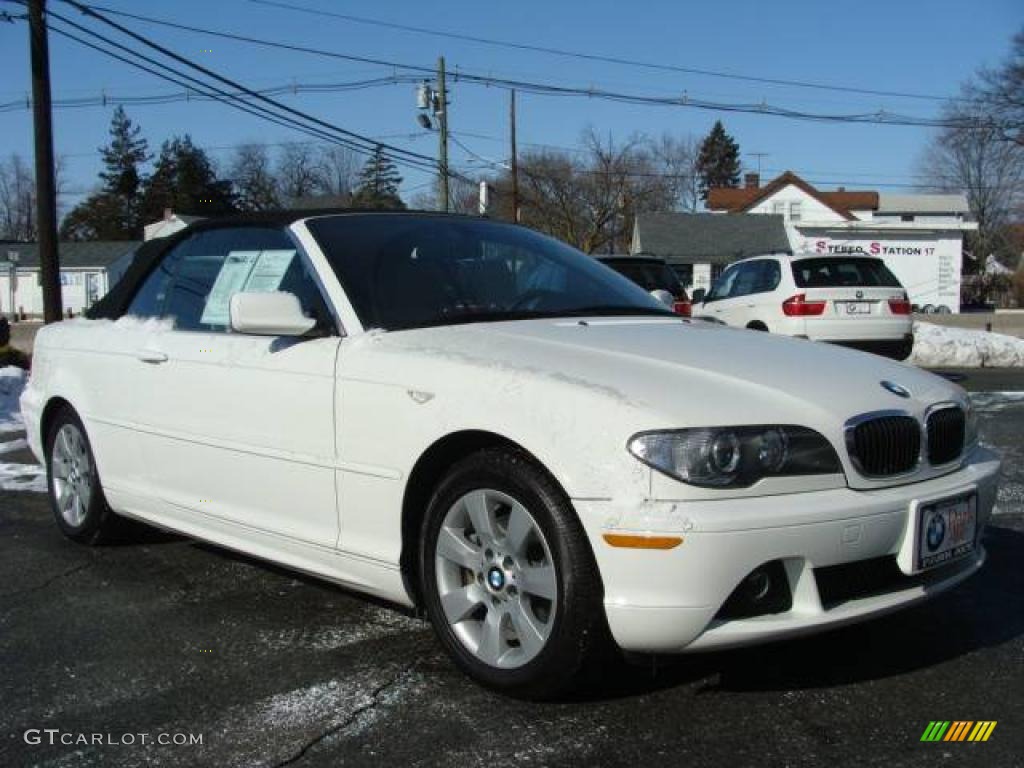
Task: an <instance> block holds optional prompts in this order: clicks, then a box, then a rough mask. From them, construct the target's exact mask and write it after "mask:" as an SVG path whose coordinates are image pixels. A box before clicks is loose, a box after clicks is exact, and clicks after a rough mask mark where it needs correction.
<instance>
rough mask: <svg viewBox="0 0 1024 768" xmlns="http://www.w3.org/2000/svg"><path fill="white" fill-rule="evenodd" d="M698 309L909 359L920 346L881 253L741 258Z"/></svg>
mask: <svg viewBox="0 0 1024 768" xmlns="http://www.w3.org/2000/svg"><path fill="white" fill-rule="evenodd" d="M693 314H694V316H697V317H707V318H713V319H715V320H719V321H721V322H723V323H725V324H726V325H734V326H739V327H741V328H750V329H751V330H758V331H771V332H772V333H781V334H786V335H787V336H798V337H800V338H805V339H813V340H815V341H827V342H831V343H833V344H842V345H843V346H848V347H854V348H856V349H862V350H865V351H868V352H875V353H877V354H880V355H885V356H887V357H894V358H896V359H898V360H903V359H905V358H906V357H908V356H909V355H910V350H911V348H912V347H913V344H914V336H913V332H912V322H911V317H910V302H909V301H908V299H907V292H906V291H905V290H904V288H903V286H902V285H900V281H899V280H898V279H897V278H896V276H895V275H894V274H893V273H892V272H890V271H889V269H888V268H887V267H886V266H885V264H884V263H883V262H882V260H881V259H876V258H872V257H870V256H819V255H817V254H801V253H798V254H795V255H779V254H774V255H771V256H756V257H753V258H750V259H744V260H743V261H738V262H736V263H735V264H733V265H731V266H730V267H729V268H728V269H726V270H725V271H724V272H723V273H722V275H721V276H720V277H719V278H718V280H716V281H715V284H714V285H713V286H712V288H711V290H710V291H709V292H708V294H707V295H706V296H703V297H701V296H700V295H699V292H698V293H697V294H695V296H694V306H693Z"/></svg>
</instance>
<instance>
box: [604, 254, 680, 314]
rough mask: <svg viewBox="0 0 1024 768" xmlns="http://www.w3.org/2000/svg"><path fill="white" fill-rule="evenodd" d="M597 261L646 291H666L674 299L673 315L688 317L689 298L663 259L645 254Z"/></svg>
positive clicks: (616, 256)
mask: <svg viewBox="0 0 1024 768" xmlns="http://www.w3.org/2000/svg"><path fill="white" fill-rule="evenodd" d="M597 259H598V261H600V262H601V263H602V264H605V265H607V266H609V267H611V268H612V269H614V270H615V271H616V272H618V273H619V274H620V275H623V276H624V277H628V278H629V279H630V280H632V281H633V282H634V283H636V284H637V285H639V286H640V287H641V288H644V289H645V290H647V291H656V290H662V291H668V292H669V293H671V294H672V298H673V299H675V301H674V302H673V303H672V309H673V310H674V311H675V313H676V314H677V315H682V316H683V317H689V316H690V311H691V308H692V305H691V304H690V297H689V296H687V295H686V289H685V288H684V287H683V284H682V283H681V282H679V277H678V276H677V275H676V273H675V270H673V269H672V267H670V266H669V265H668V263H667V262H666V261H665V260H664V259H659V258H658V257H657V256H650V255H648V254H645V253H638V254H636V255H635V256H630V255H626V254H614V255H609V256H598V257H597Z"/></svg>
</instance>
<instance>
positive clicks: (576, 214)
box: [501, 130, 674, 253]
mask: <svg viewBox="0 0 1024 768" xmlns="http://www.w3.org/2000/svg"><path fill="white" fill-rule="evenodd" d="M582 143H583V147H582V150H581V151H580V152H579V153H577V154H571V153H568V152H555V151H549V150H542V151H537V152H528V153H525V154H524V155H523V157H522V158H521V159H520V161H519V169H520V198H521V201H520V208H521V211H522V220H523V223H525V224H528V225H530V226H533V227H535V228H537V229H540V230H542V231H544V232H547V233H549V234H551V235H554V236H555V237H558V238H560V239H562V240H565V241H566V242H568V243H571V244H572V245H575V246H576V247H577V248H579V249H581V250H583V251H586V252H587V253H594V252H597V251H602V250H611V251H613V250H615V249H616V248H619V249H625V248H626V247H628V243H629V238H630V234H631V232H632V228H633V220H634V218H635V216H636V214H637V213H639V212H643V211H651V210H671V209H672V208H673V207H674V206H673V199H672V195H673V192H672V190H671V189H670V185H667V184H666V177H665V175H664V174H663V173H662V172H661V171H660V170H659V166H658V164H657V162H656V161H655V159H654V156H653V154H652V152H651V151H650V149H649V147H648V146H647V142H645V141H644V140H643V139H641V138H639V137H635V138H632V139H629V140H628V141H626V142H623V143H616V142H614V141H613V140H612V139H611V138H609V139H608V140H607V142H604V141H602V140H601V139H600V138H599V137H598V136H597V134H596V133H595V132H594V131H593V130H588V131H587V132H585V133H584V135H583V142H582ZM501 184H502V188H504V187H505V186H506V185H507V180H502V182H501ZM503 197H504V198H507V194H506V195H503Z"/></svg>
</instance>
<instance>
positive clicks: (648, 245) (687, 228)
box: [630, 213, 791, 291]
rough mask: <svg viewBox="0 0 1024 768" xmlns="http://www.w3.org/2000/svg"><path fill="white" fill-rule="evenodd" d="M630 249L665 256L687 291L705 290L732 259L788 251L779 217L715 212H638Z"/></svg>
mask: <svg viewBox="0 0 1024 768" xmlns="http://www.w3.org/2000/svg"><path fill="white" fill-rule="evenodd" d="M630 251H631V252H632V253H649V254H651V255H654V256H658V257H660V258H662V259H665V261H667V262H668V263H669V264H671V265H672V267H673V268H674V269H675V270H676V272H677V273H678V274H679V278H680V280H682V281H683V284H684V285H685V286H686V287H687V290H689V291H692V290H695V289H697V288H703V289H705V290H707V289H708V288H710V287H711V283H712V281H713V280H714V279H715V278H716V277H718V275H719V274H720V273H721V272H722V270H723V269H724V268H725V267H726V266H727V265H729V264H731V263H732V262H734V261H737V260H738V259H745V258H747V257H748V256H756V255H758V254H765V253H790V252H791V250H790V244H789V237H788V235H787V234H786V226H785V222H784V220H783V217H782V216H772V215H767V216H764V215H753V214H735V215H732V216H722V215H719V214H715V213H641V214H638V215H637V217H636V221H635V222H634V224H633V241H632V244H631V245H630Z"/></svg>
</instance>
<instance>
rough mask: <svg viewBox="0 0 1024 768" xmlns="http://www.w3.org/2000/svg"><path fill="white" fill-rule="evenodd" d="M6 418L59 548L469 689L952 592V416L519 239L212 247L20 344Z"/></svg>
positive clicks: (968, 478) (446, 227)
mask: <svg viewBox="0 0 1024 768" xmlns="http://www.w3.org/2000/svg"><path fill="white" fill-rule="evenodd" d="M22 411H23V414H24V417H25V421H26V425H27V428H28V437H29V441H30V444H31V446H32V449H33V451H34V452H35V454H36V456H37V457H38V458H39V459H40V461H42V462H44V463H45V465H46V467H47V470H48V477H49V491H50V499H51V502H52V505H53V510H54V513H55V516H56V521H57V524H58V526H59V527H60V529H61V530H62V531H63V532H64V533H65V534H66V535H68V536H70V537H71V538H73V539H75V540H77V541H81V542H84V543H90V544H91V543H95V542H97V541H100V540H101V539H102V538H103V537H104V535H105V534H107V533H109V532H110V530H111V526H112V525H114V524H115V523H116V521H117V517H118V516H124V517H128V518H136V519H138V520H143V521H146V522H148V523H151V524H153V525H156V526H159V527H161V528H165V529H170V530H174V531H178V532H181V533H183V534H186V535H188V536H193V537H196V538H199V539H205V540H207V541H211V542H215V543H217V544H219V545H222V546H224V547H228V548H231V549H235V550H239V551H242V552H246V553H248V554H251V555H255V556H257V557H261V558H266V559H268V560H273V561H275V562H278V563H282V564H285V565H287V566H289V567H292V568H295V569H298V570H301V571H304V572H306V573H310V574H315V575H317V576H320V577H323V578H325V579H328V580H330V581H333V582H336V583H338V584H341V585H344V586H346V587H350V588H352V589H355V590H360V591H364V592H367V593H371V594H373V595H377V596H379V597H383V598H386V599H388V600H391V601H394V602H396V603H400V604H403V605H405V606H410V607H416V608H418V609H421V610H423V611H424V612H425V613H426V615H427V616H428V617H429V618H430V620H431V622H432V623H433V625H434V627H435V629H436V631H437V635H438V637H439V638H440V641H441V643H442V644H443V646H444V647H445V648H446V649H447V651H448V652H449V653H450V654H451V656H452V657H453V658H454V660H455V661H456V662H457V663H458V665H459V666H460V667H461V668H462V669H463V670H465V671H466V672H467V673H468V674H469V675H471V676H472V677H473V678H475V679H476V680H478V681H480V682H482V683H484V684H486V685H488V686H491V687H493V688H495V689H498V690H501V691H504V692H507V693H511V694H515V695H521V696H545V695H551V694H553V693H556V692H558V691H561V690H564V689H565V688H566V687H567V686H570V685H571V684H572V683H573V681H574V680H575V679H576V678H578V676H579V673H580V672H581V670H583V669H585V668H586V665H587V662H588V659H593V658H596V657H597V656H598V654H599V652H600V651H601V650H602V648H607V647H612V648H614V647H615V646H617V647H618V648H620V649H623V650H625V651H630V652H659V653H660V652H681V651H689V650H698V649H712V648H725V647H731V646H738V645H742V644H747V643H755V642H761V641H765V640H773V639H778V638H783V637H789V636H795V635H801V634H805V633H809V632H814V631H818V630H824V629H828V628H832V627H837V626H840V625H842V624H846V623H849V622H853V621H858V620H862V619H867V618H870V617H874V616H878V615H880V614H883V613H885V612H888V611H891V610H894V609H897V608H900V607H903V606H907V605H910V604H912V603H914V602H917V601H919V600H922V599H924V598H926V597H929V596H931V595H934V594H937V593H939V592H942V591H943V590H946V589H949V588H950V587H952V586H954V585H955V584H957V583H959V582H960V581H962V580H964V579H965V578H967V577H968V576H970V575H971V574H972V573H974V572H975V571H976V570H977V569H978V568H980V567H981V565H982V563H983V561H984V558H985V552H984V549H983V547H982V544H981V534H982V530H983V528H984V526H985V523H986V521H987V519H988V518H989V515H990V513H991V509H992V505H993V501H994V498H995V493H996V478H997V474H998V470H999V459H998V458H997V457H996V456H995V455H994V454H993V453H991V452H990V451H989V450H988V449H986V448H985V447H983V446H981V445H979V444H978V443H977V438H976V432H975V419H974V416H973V414H972V412H971V406H970V403H969V401H968V400H967V398H966V396H965V394H964V392H963V391H962V390H961V389H960V388H959V387H957V386H955V385H953V384H950V383H949V382H947V381H945V380H944V379H941V378H938V377H936V376H933V375H931V374H929V373H926V372H923V371H920V370H917V369H915V368H912V367H908V366H905V365H902V364H899V363H893V362H889V361H885V360H882V359H880V358H877V357H872V356H869V355H866V354H862V353H859V352H855V351H850V350H845V349H837V348H834V347H829V346H825V345H818V344H815V343H812V342H808V341H800V340H793V339H788V338H781V337H777V336H768V335H766V334H760V333H756V332H751V331H745V330H735V329H729V328H725V327H722V326H720V325H712V324H708V323H704V322H701V321H690V320H688V319H684V318H680V317H679V316H678V315H674V314H673V313H672V312H671V311H670V310H669V309H667V308H666V307H664V306H663V305H662V304H660V303H659V302H658V301H656V300H655V299H653V298H652V297H650V296H649V295H648V294H647V293H645V292H644V291H643V290H642V289H641V288H639V287H637V286H635V285H633V284H632V283H631V282H629V281H628V280H627V279H626V278H624V277H621V276H619V275H618V274H616V273H615V272H613V271H612V270H611V269H609V268H607V267H604V266H602V265H601V264H599V263H598V262H596V261H594V260H593V259H590V258H588V257H586V256H584V255H583V254H581V253H579V252H578V251H575V250H573V249H572V248H569V247H567V246H565V245H563V244H561V243H559V242H557V241H555V240H552V239H550V238H547V237H544V236H541V235H539V234H537V233H535V232H532V231H530V230H528V229H525V228H522V227H517V226H513V225H509V224H502V223H497V222H492V221H487V220H482V219H476V218H464V217H455V216H440V215H428V214H399V213H347V214H329V215H309V214H300V213H294V214H287V215H267V216H250V217H247V218H241V217H240V218H234V219H221V220H211V221H208V222H205V223H201V224H199V225H194V226H192V227H190V228H188V229H186V230H184V231H183V232H181V233H179V234H178V235H176V236H174V237H172V238H170V239H167V240H162V241H152V242H150V243H148V244H146V245H145V246H143V248H142V249H141V250H140V252H139V253H138V254H137V255H136V258H135V260H134V262H133V264H132V266H131V268H130V270H129V272H128V273H127V275H126V276H125V278H124V279H123V280H122V281H121V283H119V284H118V285H117V286H116V287H115V289H114V290H113V291H112V292H111V293H110V294H108V296H107V297H105V298H104V300H103V301H102V302H100V303H99V304H97V305H96V307H94V310H93V312H92V319H89V320H80V321H69V322H63V323H58V324H55V325H51V326H48V327H46V328H45V329H43V330H42V331H41V332H40V334H39V336H38V339H37V341H36V345H35V358H34V364H33V370H32V375H31V379H30V381H29V384H28V386H27V388H26V390H25V393H24V396H23V398H22Z"/></svg>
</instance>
